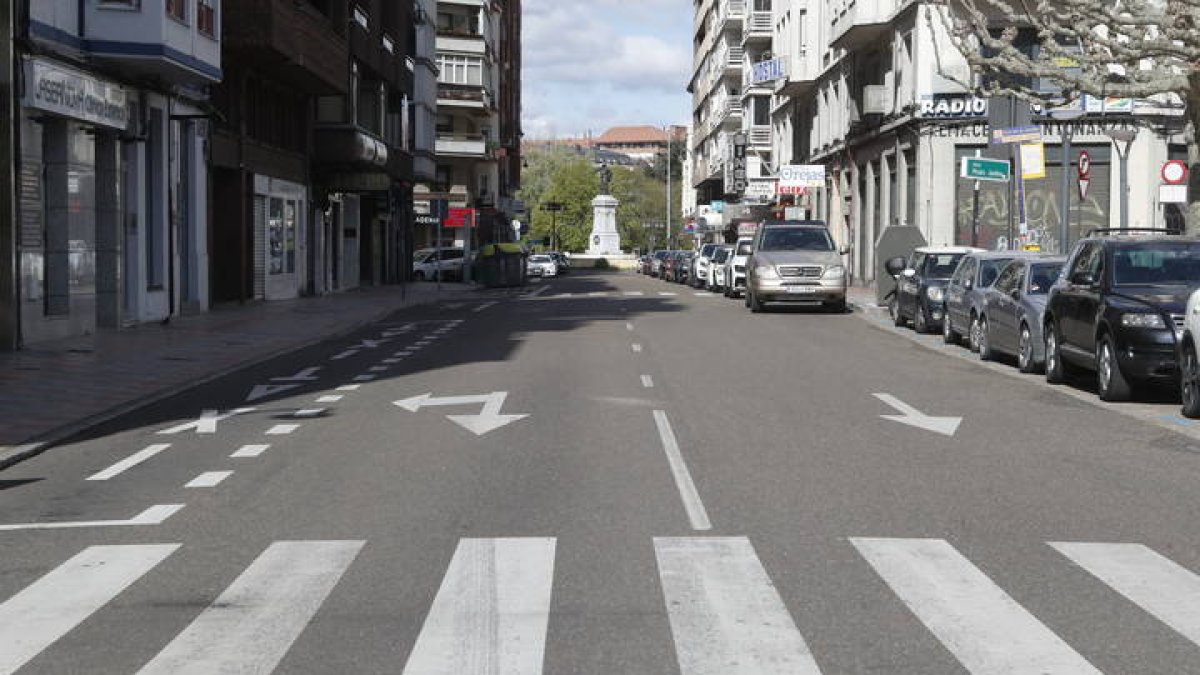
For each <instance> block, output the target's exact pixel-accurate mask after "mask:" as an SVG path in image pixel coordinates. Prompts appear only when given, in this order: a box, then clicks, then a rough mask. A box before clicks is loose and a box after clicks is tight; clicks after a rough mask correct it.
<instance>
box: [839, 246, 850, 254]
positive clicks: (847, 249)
mask: <svg viewBox="0 0 1200 675" xmlns="http://www.w3.org/2000/svg"><path fill="white" fill-rule="evenodd" d="M838 255H850V247H849V246H843V247H841V248H839V249H838Z"/></svg>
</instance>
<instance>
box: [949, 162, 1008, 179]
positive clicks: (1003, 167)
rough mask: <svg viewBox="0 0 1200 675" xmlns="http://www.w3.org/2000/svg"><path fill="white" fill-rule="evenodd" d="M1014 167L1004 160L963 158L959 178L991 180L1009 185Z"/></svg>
mask: <svg viewBox="0 0 1200 675" xmlns="http://www.w3.org/2000/svg"><path fill="white" fill-rule="evenodd" d="M1011 172H1012V167H1011V166H1010V165H1009V163H1008V162H1007V161H1005V160H1002V159H987V158H985V157H963V158H962V164H961V165H960V166H959V173H958V175H959V177H960V178H970V179H972V180H990V181H996V182H1000V183H1007V182H1008V178H1009V175H1010V174H1011Z"/></svg>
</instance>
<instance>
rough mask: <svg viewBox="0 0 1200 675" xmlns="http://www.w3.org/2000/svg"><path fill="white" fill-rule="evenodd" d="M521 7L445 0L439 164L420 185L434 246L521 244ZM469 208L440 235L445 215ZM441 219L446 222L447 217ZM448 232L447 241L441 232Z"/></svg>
mask: <svg viewBox="0 0 1200 675" xmlns="http://www.w3.org/2000/svg"><path fill="white" fill-rule="evenodd" d="M520 19H521V6H520V3H519V2H518V1H516V0H509V1H507V2H500V1H499V0H483V1H481V0H439V1H438V3H437V13H436V17H435V25H436V31H437V40H436V47H437V72H438V80H437V117H436V123H435V138H436V141H435V142H436V150H437V152H436V154H437V164H436V168H435V175H434V177H433V180H432V181H430V182H424V183H419V184H418V185H417V188H416V194H415V195H414V200H415V202H416V209H417V211H418V212H423V213H427V214H430V215H431V216H432V217H430V218H425V219H422V222H425V223H427V224H426V225H424V226H422V227H420V228H419V229H418V231H417V241H418V244H420V245H426V246H434V245H441V246H455V245H457V246H463V245H478V244H479V243H486V242H492V241H510V240H511V239H512V238H513V236H514V235H513V232H512V228H511V227H510V225H509V223H510V222H511V221H510V219H511V217H512V216H513V215H514V212H515V211H516V210H517V207H518V205H517V204H515V202H514V201H513V196H514V194H515V192H516V189H517V188H518V187H519V185H520V168H521V164H520V162H521V159H520V155H521V153H520V138H521V132H520V101H521V100H520V65H521V61H520V53H521V37H520V27H521V23H520ZM450 208H456V209H469V212H468V213H469V214H470V217H468V218H466V219H465V221H464V220H463V219H456V221H455V222H456V224H457V223H462V222H465V226H463V227H446V228H439V227H438V221H439V220H444V217H445V215H446V214H445V213H444V210H446V209H450ZM439 216H440V217H439ZM439 231H440V232H441V240H440V241H439V240H438V233H439Z"/></svg>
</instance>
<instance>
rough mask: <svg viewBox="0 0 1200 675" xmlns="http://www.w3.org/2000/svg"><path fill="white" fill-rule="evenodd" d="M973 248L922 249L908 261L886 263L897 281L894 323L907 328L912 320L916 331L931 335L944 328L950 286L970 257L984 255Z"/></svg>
mask: <svg viewBox="0 0 1200 675" xmlns="http://www.w3.org/2000/svg"><path fill="white" fill-rule="evenodd" d="M982 252H983V249H979V248H972V247H970V246H921V247H919V248H917V249H916V250H914V251H913V252H912V255H911V256H910V257H909V259H908V260H905V259H904V258H903V257H895V258H891V259H889V260H888V261H887V262H886V263H884V267H885V268H886V269H887V272H888V274H890V275H892V276H893V277H895V278H896V292H895V294H894V295H893V296H892V300H891V303H889V304H888V312H889V313H890V314H891V315H892V322H893V323H895V324H896V325H897V326H903V325H905V324H906V323H908V322H909V321H910V320H911V321H912V323H913V330H915V331H917V332H918V333H928V332H929V331H930V330H932V329H935V328H940V327H941V325H942V315H943V312H944V311H945V299H946V284H947V283H949V281H950V277H952V276H954V272H955V270H957V269H958V263H959V261H961V260H962V259H963V256H965V255H967V254H968V253H982Z"/></svg>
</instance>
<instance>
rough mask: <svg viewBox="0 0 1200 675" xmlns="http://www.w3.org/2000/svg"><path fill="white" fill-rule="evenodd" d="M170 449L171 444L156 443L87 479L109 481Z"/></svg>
mask: <svg viewBox="0 0 1200 675" xmlns="http://www.w3.org/2000/svg"><path fill="white" fill-rule="evenodd" d="M169 447H171V444H170V443H155V444H154V445H148V446H146V447H145V448H143V449H141V450H138V451H137V452H135V453H133V454H132V455H130V456H128V457H126V458H125V459H123V460H121V461H119V462H117V463H116V464H113V465H112V466H110V467H108V468H107V469H105V470H103V471H99V472H97V473H94V474H92V475H91V476H88V478H87V479H88V480H108V479H110V478H112V477H114V476H118V475H120V474H121V473H123V472H125V471H126V470H128V469H131V468H133V467H135V466H137V465H138V464H141V463H142V462H144V461H146V460H148V459H150V458H151V457H153V456H155V455H157V454H158V453H160V452H162V451H163V450H166V449H167V448H169Z"/></svg>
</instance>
